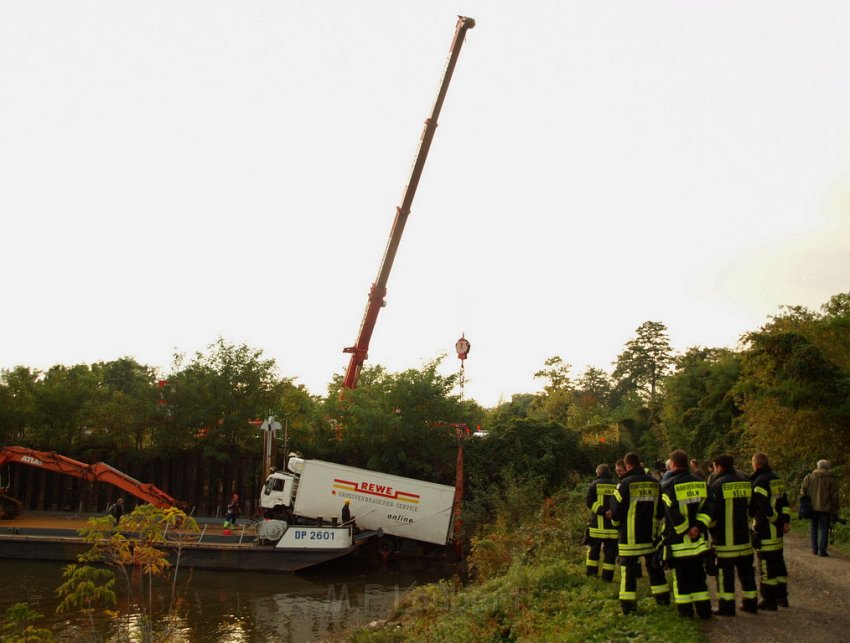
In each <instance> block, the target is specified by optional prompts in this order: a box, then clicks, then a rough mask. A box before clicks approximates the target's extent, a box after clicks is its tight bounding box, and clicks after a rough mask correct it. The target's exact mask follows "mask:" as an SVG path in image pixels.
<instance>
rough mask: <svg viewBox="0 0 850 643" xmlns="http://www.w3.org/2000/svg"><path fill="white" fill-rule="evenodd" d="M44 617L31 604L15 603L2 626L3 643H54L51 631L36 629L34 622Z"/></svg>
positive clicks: (0, 637) (0, 628)
mask: <svg viewBox="0 0 850 643" xmlns="http://www.w3.org/2000/svg"><path fill="white" fill-rule="evenodd" d="M41 617H42V615H41V614H39V613H38V612H36V611H35V610H34V609H32V608H31V607H30V606H29V603H15V604H14V605H12V607H10V608H8V609H7V610H6V619H5V621H4V622H3V624H2V626H0V633H2V634H1V635H0V640H2V641H3V643H42V642H43V643H49V642H50V641H53V640H54V638H53V634H52V633H51V631H50V630H48V629H45V628H41V627H36V626H35V625H33V621H37V620H38V619H40V618H41Z"/></svg>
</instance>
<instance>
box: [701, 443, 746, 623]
mask: <svg viewBox="0 0 850 643" xmlns="http://www.w3.org/2000/svg"><path fill="white" fill-rule="evenodd" d="M713 475H714V476H715V477H714V481H713V482H712V483H711V485H710V486H709V488H708V505H709V508H710V509H709V513H710V515H711V523H710V524H709V532H710V533H711V540H712V543H713V545H714V554H715V556H716V557H717V611H716V612H715V613H716V614H718V615H720V616H735V572H736V570H737V572H738V581H739V582H740V583H741V592H742V594H743V600H742V601H741V609H742V610H744V611H745V612H750V613H751V614H755V613H756V611H757V609H756V607H757V601H758V591H757V589H756V573H755V570H754V569H753V545H752V542H751V540H750V520H749V513H748V512H749V506H750V500H751V498H752V494H753V488H752V485H751V484H750V481H749V480H748V479H747V477H746V476H745V475H744V474H743V473H741V472H740V471H738V470H737V469H736V468H735V460H734V458H733V457H732V456H731V455H729V454H728V453H722V454H720V455H718V456H716V457H715V458H714V474H713Z"/></svg>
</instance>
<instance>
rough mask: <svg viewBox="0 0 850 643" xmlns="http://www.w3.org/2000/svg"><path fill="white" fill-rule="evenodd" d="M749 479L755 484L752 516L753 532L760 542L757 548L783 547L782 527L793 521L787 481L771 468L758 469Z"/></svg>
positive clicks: (770, 549)
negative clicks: (786, 486) (786, 487)
mask: <svg viewBox="0 0 850 643" xmlns="http://www.w3.org/2000/svg"><path fill="white" fill-rule="evenodd" d="M750 480H752V484H753V497H752V499H751V500H750V516H752V518H753V531H754V532H755V536H756V541H757V542H758V543H759V544H758V545H756V549H759V550H761V551H776V550H779V549H782V534H783V533H784V532H783V527H784V525H785V523H790V522H791V510H790V508H789V507H788V497H787V496H786V495H785V482H784V481H783V480H782V479H781V478H780V477H779V476H778V475H776V474H775V473H774V472H773V470H772V469H771V468H770V467H765V468H764V469H756V471H755V472H754V473H753V475H752V477H751V478H750Z"/></svg>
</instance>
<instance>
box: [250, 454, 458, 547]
mask: <svg viewBox="0 0 850 643" xmlns="http://www.w3.org/2000/svg"><path fill="white" fill-rule="evenodd" d="M287 469H288V472H283V471H275V472H273V473H272V474H271V475H269V477H268V478H267V479H266V482H265V484H264V485H263V490H262V491H261V492H260V508H261V509H262V511H263V514H264V515H265V516H267V517H270V518H282V519H283V520H286V521H287V522H289V523H305V524H310V523H315V522H320V523H321V522H323V521H327V522H335V521H340V520H341V519H342V509H343V507H344V506H345V505H346V504H347V505H348V509H349V512H348V513H350V515H351V521H353V523H354V524H355V525H356V526H357V527H358V528H359V529H369V530H376V531H377V530H379V529H380V530H382V531H383V533H384V534H387V535H390V536H395V537H397V538H401V539H409V540H415V541H420V542H424V543H431V544H433V545H446V544H448V543H449V542H450V541H451V539H452V534H451V527H452V509H453V506H454V498H455V488H454V487H450V486H448V485H441V484H436V483H433V482H425V481H423V480H415V479H413V478H404V477H401V476H394V475H390V474H387V473H378V472H376V471H369V470H367V469H358V468H356V467H349V466H345V465H342V464H334V463H332V462H324V461H322V460H305V459H303V458H299V457H290V458H289V462H288V463H287Z"/></svg>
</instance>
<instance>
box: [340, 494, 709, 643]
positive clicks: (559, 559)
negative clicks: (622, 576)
mask: <svg viewBox="0 0 850 643" xmlns="http://www.w3.org/2000/svg"><path fill="white" fill-rule="evenodd" d="M583 497H584V494H583V491H581V490H576V491H572V492H565V493H564V494H562V495H561V496H560V497H558V498H555V499H553V500H549V501H547V502H546V503H544V505H543V507H541V508H540V509H539V510H538V511H536V512H530V513H529V515H527V516H525V517H524V519H518V520H515V521H508V520H507V519H505V518H504V517H501V518H499V519H497V520H496V522H495V524H494V525H492V526H491V527H490V528H489V529H488V531H487V533H485V534H483V535H482V536H480V537H478V538H475V539H473V545H472V554H471V556H470V560H469V563H470V567H471V569H472V572H473V577H474V580H473V581H471V582H470V583H468V584H467V585H465V586H462V585H461V583H460V582H459V581H457V580H453V581H441V582H440V583H437V584H432V585H426V586H423V587H420V588H417V589H415V590H413V591H412V592H410V593H409V594H408V595H406V596H405V597H404V598H403V599H402V600H401V601H400V602H399V604H398V605H397V607H396V609H395V611H394V612H393V614H391V615H390V617H389V618H388V619H387V621H386V622H382V623H381V624H380V625H379V626H377V627H372V628H362V629H359V630H357V631H355V632H353V633H352V634H351V635H350V637H349V639H348V640H350V641H355V642H358V643H361V642H362V643H395V642H401V641H459V642H462V641H469V642H473V641H476V642H477V641H497V640H498V641H552V640H558V641H576V642H578V641H681V640H687V641H704V640H705V638H704V636H703V635H702V633H701V631H700V624H699V622H698V621H693V620H689V619H680V618H678V616H677V614H676V610H675V608H674V607H661V606H657V605H656V604H655V602H654V600H653V599H652V598H651V596H650V595H649V589H648V587H647V582H646V579H645V578H644V579H642V580H641V581H640V582H639V586H638V587H639V597H640V598H639V601H638V613H637V614H636V615H630V616H628V617H624V616H623V615H622V613H621V611H620V605H619V601H618V599H617V591H618V589H619V581H618V578H615V582H614V583H604V582H603V581H601V580H599V579H594V578H588V577H587V576H586V575H585V568H584V559H585V548H584V547H582V546H581V545H579V539H580V536H581V533H582V531H583V529H584V520H585V518H586V515H587V511H586V509H585V508H584V504H583ZM618 573H619V572H618Z"/></svg>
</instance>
